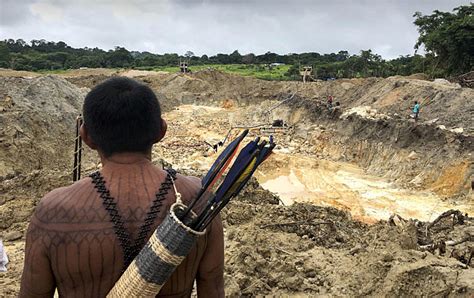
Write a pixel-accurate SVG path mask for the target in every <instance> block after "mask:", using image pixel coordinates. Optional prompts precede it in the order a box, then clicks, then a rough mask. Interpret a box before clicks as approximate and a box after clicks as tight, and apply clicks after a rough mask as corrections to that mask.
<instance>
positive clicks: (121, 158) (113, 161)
mask: <svg viewBox="0 0 474 298" xmlns="http://www.w3.org/2000/svg"><path fill="white" fill-rule="evenodd" d="M99 155H100V160H101V162H102V166H103V167H110V166H120V165H123V166H127V165H130V166H131V165H138V164H151V153H150V154H145V153H138V152H123V153H114V154H112V155H111V156H107V157H106V156H105V155H103V154H100V153H99Z"/></svg>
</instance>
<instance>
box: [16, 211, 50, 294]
mask: <svg viewBox="0 0 474 298" xmlns="http://www.w3.org/2000/svg"><path fill="white" fill-rule="evenodd" d="M33 221H34V216H33V220H32V222H31V223H30V226H29V228H28V232H27V234H26V246H25V266H24V268H23V275H22V277H21V288H20V295H19V296H20V297H53V295H54V290H55V288H56V286H55V280H54V275H53V272H52V270H51V264H50V260H49V257H48V253H47V247H46V243H48V242H49V241H50V239H49V237H48V235H47V233H46V232H45V231H44V230H43V229H41V228H40V227H39V226H37V225H36V224H35V223H34V222H33Z"/></svg>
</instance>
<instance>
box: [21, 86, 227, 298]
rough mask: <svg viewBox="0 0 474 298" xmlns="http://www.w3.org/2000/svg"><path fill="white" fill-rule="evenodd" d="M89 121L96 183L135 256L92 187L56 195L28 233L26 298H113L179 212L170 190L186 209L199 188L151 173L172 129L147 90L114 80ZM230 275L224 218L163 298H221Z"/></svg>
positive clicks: (85, 130) (85, 131) (97, 98)
mask: <svg viewBox="0 0 474 298" xmlns="http://www.w3.org/2000/svg"><path fill="white" fill-rule="evenodd" d="M83 115H84V125H83V126H82V127H81V136H82V138H83V140H84V142H85V143H86V144H87V145H88V146H89V147H91V148H92V149H95V150H97V152H98V154H99V156H100V159H101V161H102V169H101V170H100V171H99V172H98V173H96V174H95V175H96V176H95V177H98V176H99V177H101V179H103V180H104V181H105V186H106V188H107V190H108V191H109V192H110V196H111V197H112V198H113V201H114V202H115V207H114V208H115V209H116V210H117V212H118V214H119V216H120V217H121V218H122V220H123V222H124V227H125V230H126V233H128V234H127V235H130V237H129V239H130V240H131V241H130V242H129V243H130V244H131V245H130V247H128V248H129V249H128V251H129V252H128V253H124V252H125V249H124V244H123V243H122V242H121V241H120V240H119V237H118V236H117V232H116V229H114V224H113V220H112V216H111V214H110V210H106V208H105V207H104V206H105V204H104V202H103V198H101V196H100V195H99V193H98V191H97V189H96V188H95V187H94V184H93V179H91V178H90V177H87V178H84V179H82V180H80V181H77V182H76V183H74V184H72V185H71V186H68V187H63V188H59V189H55V190H53V191H52V192H50V193H49V194H47V195H46V196H45V197H44V198H43V199H42V200H41V201H40V203H39V204H38V206H37V207H36V210H35V212H34V214H33V217H32V219H31V222H30V226H29V228H28V233H27V236H26V248H25V266H24V271H23V276H22V281H21V290H20V297H52V296H53V295H54V292H55V289H56V288H57V290H58V292H59V295H60V296H65V297H105V296H106V295H107V293H108V292H109V291H110V289H111V288H112V287H113V285H114V284H115V282H116V281H117V280H118V279H119V277H120V275H121V274H122V272H123V270H124V268H125V266H126V265H128V263H129V262H130V261H131V259H133V257H134V256H135V255H136V254H137V253H138V251H139V250H140V249H141V247H143V245H144V244H145V242H146V240H147V239H148V238H149V237H150V235H151V234H152V233H153V231H154V230H155V229H156V228H157V227H158V225H159V224H160V223H161V222H162V220H163V219H164V218H165V216H166V214H167V212H168V210H169V208H170V206H171V205H172V204H173V203H174V202H175V200H176V196H175V194H174V190H173V188H172V186H171V185H172V183H171V181H172V180H175V184H176V188H177V190H178V192H180V193H181V195H182V199H183V201H184V203H185V204H187V203H189V202H190V201H191V200H192V199H193V198H194V196H195V195H196V194H197V192H198V190H199V188H200V180H199V179H198V178H194V177H186V176H182V175H179V174H176V173H175V172H174V171H172V170H169V171H165V170H162V169H161V168H159V167H156V166H154V165H153V164H152V162H151V149H152V146H153V144H154V143H157V142H159V141H160V140H161V139H162V138H163V137H164V135H165V133H166V122H165V121H164V120H163V119H162V118H161V111H160V106H159V103H158V100H157V99H156V96H155V94H154V93H153V91H152V90H151V89H150V88H148V87H147V86H145V85H142V84H140V83H138V82H136V81H134V80H131V79H128V78H120V77H119V78H113V79H110V80H108V81H106V82H104V83H102V84H100V85H98V86H97V87H95V88H94V89H93V90H92V91H91V92H90V93H89V94H88V95H87V96H86V99H85V101H84V109H83ZM97 175H98V176H97ZM159 190H160V191H159ZM109 208H113V206H112V207H110V206H109ZM197 208H199V207H197ZM150 209H153V210H154V211H152V212H150ZM145 223H148V224H145ZM130 252H131V253H130ZM223 267H224V245H223V229H222V222H221V220H220V218H216V219H215V220H214V221H213V223H212V224H211V225H210V227H209V228H208V229H207V233H206V234H205V235H204V236H202V237H200V238H199V240H198V242H197V244H196V245H195V246H194V247H193V249H192V250H191V252H190V254H189V255H188V257H187V258H186V259H185V260H184V261H183V262H182V263H181V265H180V266H178V268H177V269H176V271H175V272H174V273H173V275H172V276H171V277H170V278H169V280H168V281H167V283H166V284H165V285H164V286H163V288H162V289H161V291H160V293H159V295H158V296H170V297H182V296H185V297H189V296H190V295H191V292H192V289H193V285H194V281H196V284H197V293H198V295H199V296H202V297H222V296H224V285H223Z"/></svg>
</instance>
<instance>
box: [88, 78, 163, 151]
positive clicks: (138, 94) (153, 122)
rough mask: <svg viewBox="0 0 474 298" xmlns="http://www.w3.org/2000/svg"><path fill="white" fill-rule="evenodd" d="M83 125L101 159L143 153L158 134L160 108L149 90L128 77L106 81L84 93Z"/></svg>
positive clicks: (159, 129) (159, 128)
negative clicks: (113, 155) (119, 153)
mask: <svg viewBox="0 0 474 298" xmlns="http://www.w3.org/2000/svg"><path fill="white" fill-rule="evenodd" d="M83 116H84V125H85V127H86V129H87V132H88V134H89V136H90V138H91V139H92V141H93V142H94V143H95V144H96V145H97V147H98V149H100V150H101V151H102V152H103V153H104V154H105V156H110V155H112V154H113V153H118V152H143V153H146V152H147V151H148V150H149V149H150V148H151V146H152V145H153V143H154V141H156V139H157V138H158V137H159V135H160V131H161V109H160V104H159V102H158V99H157V98H156V95H155V94H154V93H153V91H152V90H151V89H150V88H149V87H148V86H146V85H143V84H141V83H138V82H137V81H134V80H132V79H129V78H125V77H117V78H112V79H109V80H107V81H105V82H103V83H101V84H99V85H97V86H96V87H95V88H93V89H92V90H91V91H90V92H89V94H87V96H86V98H85V100H84V107H83Z"/></svg>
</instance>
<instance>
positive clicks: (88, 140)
mask: <svg viewBox="0 0 474 298" xmlns="http://www.w3.org/2000/svg"><path fill="white" fill-rule="evenodd" d="M79 134H80V135H81V138H82V140H83V141H84V143H86V145H87V146H89V147H90V148H91V149H92V150H97V145H96V144H95V143H94V141H92V139H91V137H90V136H89V133H88V132H87V128H86V127H85V126H84V124H82V125H81V128H80V129H79Z"/></svg>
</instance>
